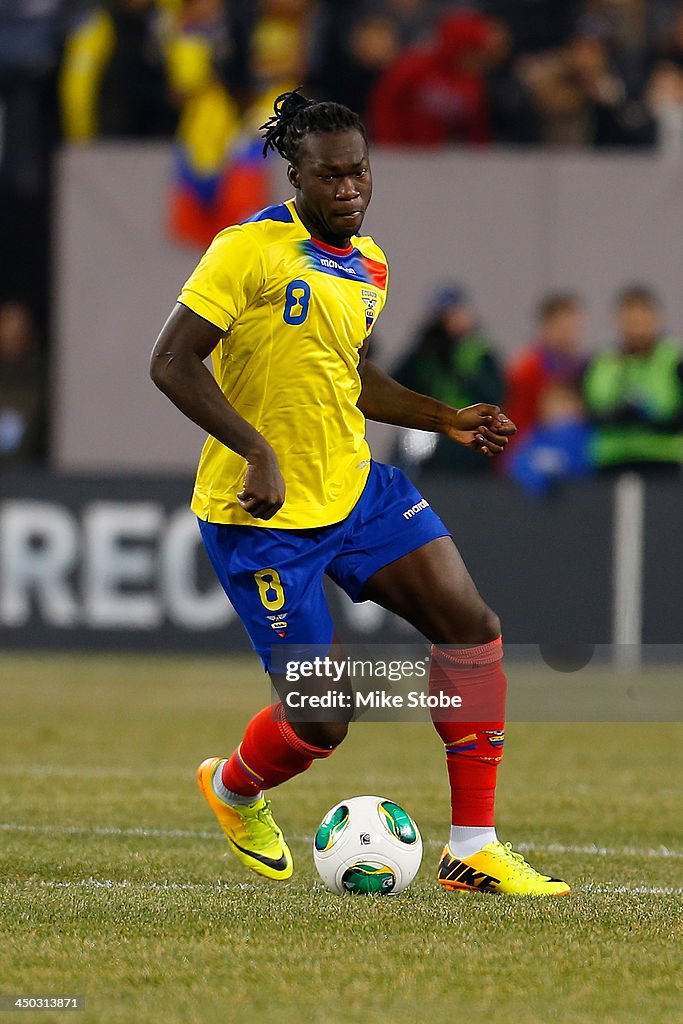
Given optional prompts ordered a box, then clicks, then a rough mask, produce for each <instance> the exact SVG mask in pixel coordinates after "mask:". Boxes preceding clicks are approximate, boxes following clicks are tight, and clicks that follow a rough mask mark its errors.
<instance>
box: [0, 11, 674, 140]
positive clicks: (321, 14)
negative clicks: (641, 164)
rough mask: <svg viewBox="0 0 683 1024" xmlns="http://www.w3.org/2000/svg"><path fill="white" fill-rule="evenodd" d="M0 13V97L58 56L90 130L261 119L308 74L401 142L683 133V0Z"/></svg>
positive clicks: (79, 118) (117, 131) (75, 107)
mask: <svg viewBox="0 0 683 1024" xmlns="http://www.w3.org/2000/svg"><path fill="white" fill-rule="evenodd" d="M0 29H1V30H2V31H0V40H2V41H0V96H1V97H2V98H4V99H6V98H7V94H8V93H9V92H15V93H16V92H17V90H18V89H19V85H20V79H23V80H24V82H32V83H33V84H35V83H36V81H38V80H39V79H40V78H41V76H45V75H46V74H49V73H50V72H52V73H53V74H54V76H55V78H56V80H57V82H58V95H59V117H58V131H59V132H61V133H62V134H63V135H64V136H65V137H66V138H68V139H72V140H77V141H86V140H88V139H92V138H95V137H99V136H123V137H131V136H132V137H141V136H142V137H164V136H169V135H172V134H173V132H174V131H175V130H176V129H177V127H178V122H179V120H180V119H182V118H183V117H187V116H191V115H192V113H193V112H192V111H191V110H190V108H192V107H197V106H198V105H199V106H201V108H202V113H203V116H204V122H203V123H204V125H205V127H207V130H209V131H210V132H214V133H215V132H216V131H217V130H218V129H217V128H216V127H215V125H214V124H212V123H210V122H211V119H212V118H214V119H215V118H218V120H219V122H220V120H221V118H222V120H223V130H229V128H232V127H233V126H234V124H239V125H241V126H244V127H247V128H251V127H252V126H253V124H254V123H255V122H258V120H259V118H261V117H262V114H263V110H264V108H265V109H266V110H267V109H268V107H269V105H270V102H271V99H272V97H273V95H275V94H277V93H278V92H281V91H283V90H284V89H287V88H290V87H292V86H293V85H297V84H299V83H304V84H305V86H306V89H307V90H308V91H309V92H310V93H311V94H312V95H314V96H315V97H316V98H319V99H334V100H338V101H340V102H343V103H346V104H348V105H349V106H351V107H352V108H353V109H355V110H357V111H358V112H359V113H361V114H362V115H363V116H364V117H365V118H366V119H367V122H368V125H369V128H370V131H371V134H372V136H373V137H374V139H375V140H377V141H379V142H383V143H387V144H391V145H408V146H439V145H445V144H447V143H454V142H456V143H463V144H470V145H486V144H489V143H504V144H510V145H529V144H547V145H574V146H585V147H609V146H628V147H647V146H652V145H654V144H656V143H657V142H659V143H661V144H662V145H665V146H671V147H676V148H683V4H682V3H681V2H680V0H470V2H468V3H466V4H463V3H457V2H456V3H454V2H450V3H449V2H445V0H334V2H332V0H99V2H98V0H5V3H3V4H2V6H1V8H0ZM207 94H210V96H211V99H210V100H208V99H207V98H206V97H207ZM13 98H14V99H15V100H16V99H17V97H16V95H15V96H14V97H13ZM40 99H41V98H40V97H36V96H34V97H33V98H32V99H27V97H26V96H25V97H24V99H23V101H21V102H20V107H21V106H22V103H23V108H22V109H23V113H24V115H26V114H30V111H29V110H28V109H27V106H30V104H31V102H32V103H33V104H34V105H35V104H36V103H39V102H40ZM27 130H28V129H27Z"/></svg>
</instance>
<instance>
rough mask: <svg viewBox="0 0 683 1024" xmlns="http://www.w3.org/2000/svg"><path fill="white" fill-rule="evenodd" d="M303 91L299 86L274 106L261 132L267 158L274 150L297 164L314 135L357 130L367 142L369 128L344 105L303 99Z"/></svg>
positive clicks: (281, 97) (283, 95)
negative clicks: (304, 144) (304, 143)
mask: <svg viewBox="0 0 683 1024" xmlns="http://www.w3.org/2000/svg"><path fill="white" fill-rule="evenodd" d="M302 88H303V87H302V86H298V88H296V89H293V90H292V91H291V92H283V93H282V94H281V95H280V96H278V98H277V99H276V100H275V103H274V105H273V115H272V117H269V118H268V120H267V121H266V123H265V124H262V125H261V127H260V129H259V131H260V132H261V134H262V137H263V139H264V143H263V156H264V157H266V156H268V151H269V150H272V151H273V152H274V153H279V154H280V156H282V157H284V158H285V160H288V161H289V162H290V163H291V164H293V163H296V156H297V152H298V149H299V146H300V145H301V142H302V140H303V139H304V138H305V137H306V135H309V134H310V133H312V132H317V133H320V134H322V133H326V132H344V131H349V130H352V129H355V130H356V131H359V132H360V133H361V135H362V136H363V138H364V139H365V141H366V142H367V140H368V137H367V133H366V131H365V125H364V124H363V122H362V121H361V119H360V117H359V116H358V114H355V113H354V112H353V110H350V109H349V108H348V107H345V106H343V104H341V103H331V102H325V103H318V102H317V101H316V100H309V99H307V98H306V97H305V96H302V95H301V89H302Z"/></svg>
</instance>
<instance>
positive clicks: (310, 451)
mask: <svg viewBox="0 0 683 1024" xmlns="http://www.w3.org/2000/svg"><path fill="white" fill-rule="evenodd" d="M387 277H388V268H387V262H386V258H385V256H384V253H383V252H382V250H381V249H380V248H379V247H378V246H377V245H376V244H375V242H374V241H373V240H372V239H371V238H370V237H368V236H356V237H354V238H353V239H352V240H351V243H350V245H349V246H348V248H346V249H338V248H334V247H332V246H329V245H325V244H324V243H322V242H320V241H318V240H317V239H315V238H312V237H311V234H310V232H308V231H307V230H306V228H305V227H304V225H303V223H302V222H301V220H300V219H299V216H298V214H297V211H296V207H295V204H294V200H293V199H290V200H289V201H288V202H286V203H283V204H281V205H279V206H271V207H268V208H267V209H265V210H262V211H261V212H260V213H257V214H255V215H254V216H253V217H252V218H251V219H250V220H248V221H246V222H245V223H243V224H239V225H235V226H233V227H229V228H226V229H225V230H224V231H221V232H220V234H218V235H217V236H216V238H215V239H214V240H213V242H212V243H211V245H210V246H209V248H208V249H207V251H206V252H205V254H204V256H203V257H202V259H201V261H200V263H199V264H198V266H197V268H196V270H195V271H194V273H193V274H192V276H191V277H190V278H189V280H188V281H187V282H186V284H185V285H184V287H183V290H182V292H181V293H180V296H179V297H178V301H179V302H181V303H182V304H183V305H184V306H187V307H188V309H191V310H192V311H193V312H195V313H197V314H198V315H199V316H201V317H204V319H205V320H208V321H209V322H210V323H212V324H215V325H216V327H218V328H220V330H221V331H223V332H224V333H223V335H222V337H221V339H220V341H219V343H218V345H217V346H216V348H215V349H214V351H213V354H212V360H213V370H214V375H215V377H216V380H217V382H218V384H219V386H220V388H221V390H222V391H223V394H224V395H225V397H226V399H227V400H228V402H229V403H230V404H231V405H232V406H233V408H234V409H235V410H236V411H237V412H238V413H239V414H240V415H241V416H242V417H243V418H244V419H245V420H247V421H248V422H249V423H250V424H251V425H252V426H253V427H255V428H256V430H258V431H259V433H260V434H262V435H263V437H265V439H266V440H267V441H268V443H269V444H270V445H271V447H272V448H273V450H274V452H275V454H276V456H277V459H278V462H279V465H280V469H281V471H282V475H283V477H284V480H285V485H286V488H287V491H286V497H285V502H284V505H283V506H282V508H281V509H280V510H279V511H278V512H277V513H276V514H275V515H274V516H273V518H272V519H269V520H267V521H264V520H258V519H254V518H253V517H252V516H250V515H249V513H248V512H245V511H244V509H243V508H242V507H241V506H240V504H239V502H238V501H237V494H238V493H239V491H241V490H242V487H243V485H244V476H245V472H246V462H245V460H244V459H243V458H242V457H241V456H240V455H237V454H236V453H235V452H233V451H231V450H230V449H229V448H226V447H225V445H223V444H221V443H220V441H217V440H216V438H214V437H209V438H208V439H207V441H206V444H205V445H204V449H203V451H202V455H201V459H200V462H199V469H198V471H197V479H196V481H195V488H194V495H193V498H192V510H193V512H194V513H195V514H196V515H197V516H198V517H199V518H200V519H204V520H207V521H208V522H211V523H232V524H236V525H242V526H263V527H267V528H270V529H299V530H300V529H310V528H313V527H319V526H329V525H331V524H332V523H338V522H340V521H341V520H342V519H345V518H346V516H347V515H348V514H349V513H350V511H351V509H352V508H353V507H354V505H355V504H356V502H357V501H358V498H359V497H360V495H361V492H362V490H363V487H364V486H365V482H366V480H367V476H368V472H369V466H370V450H369V448H368V445H367V442H366V440H365V418H364V416H363V414H362V412H361V411H360V409H359V408H358V398H359V396H360V392H361V380H360V375H359V373H358V359H359V351H360V349H361V347H362V345H363V342H364V340H365V338H366V337H367V336H368V334H369V333H370V331H371V330H372V328H373V326H374V324H375V322H376V320H377V317H378V315H379V313H380V311H381V309H382V307H383V306H384V302H385V300H386V290H387Z"/></svg>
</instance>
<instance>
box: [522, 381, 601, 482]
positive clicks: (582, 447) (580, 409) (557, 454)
mask: <svg viewBox="0 0 683 1024" xmlns="http://www.w3.org/2000/svg"><path fill="white" fill-rule="evenodd" d="M592 441H593V428H592V427H591V426H590V425H589V424H588V422H587V421H586V414H585V410H584V406H583V402H582V400H581V395H580V393H579V391H578V389H577V388H575V387H573V386H572V385H570V384H550V385H548V387H547V388H546V389H545V390H544V391H543V393H542V395H541V399H540V402H539V410H538V422H537V423H536V425H535V426H534V427H532V428H531V430H529V431H527V433H526V435H525V436H524V437H522V438H519V439H517V438H516V439H515V443H514V444H512V445H511V446H510V453H509V456H508V459H507V461H506V463H505V470H506V472H507V473H508V474H509V476H511V477H512V478H513V480H516V481H517V483H519V484H521V485H522V487H523V488H524V489H525V490H526V491H528V492H529V493H530V494H538V495H542V494H547V493H548V492H549V491H550V490H551V489H552V488H553V487H554V486H555V485H556V484H558V483H560V482H562V481H564V480H574V479H578V478H579V477H585V476H589V475H590V474H591V473H593V472H594V470H595V467H594V465H593V460H592V450H591V449H592Z"/></svg>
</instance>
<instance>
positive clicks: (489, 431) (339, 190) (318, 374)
mask: <svg viewBox="0 0 683 1024" xmlns="http://www.w3.org/2000/svg"><path fill="white" fill-rule="evenodd" d="M263 132H264V138H265V145H264V154H265V153H267V151H268V150H269V149H273V150H276V151H277V152H278V153H279V154H280V155H281V156H282V157H284V158H285V160H287V162H288V169H287V174H288V178H289V182H290V184H291V186H292V188H293V190H294V194H295V195H294V198H293V199H290V200H289V201H288V202H286V203H283V204H281V205H279V206H272V207H269V208H267V209H265V210H262V211H261V212H260V213H257V214H255V215H254V216H253V217H252V218H251V219H250V220H249V221H247V222H245V223H244V224H240V225H237V226H233V227H229V228H227V229H226V230H224V231H222V232H221V233H220V234H219V235H218V236H217V237H216V238H215V239H214V241H213V242H212V244H211V245H210V247H209V249H208V250H207V251H206V253H205V254H204V256H203V257H202V259H201V261H200V263H199V265H198V266H197V268H196V269H195V271H194V273H193V274H192V275H191V277H190V278H189V280H188V281H187V283H186V284H185V286H184V287H183V289H182V292H181V294H180V296H179V299H178V303H177V305H176V306H175V308H174V310H173V312H172V313H171V315H170V317H169V319H168V320H167V322H166V324H165V325H164V327H163V329H162V331H161V334H160V335H159V338H158V340H157V342H156V345H155V347H154V350H153V353H152V365H151V375H152V379H153V380H154V382H155V384H156V385H157V386H158V387H159V388H160V389H161V390H162V391H163V392H164V393H165V394H166V395H167V396H168V397H169V398H170V399H171V401H172V402H174V403H175V405H176V406H177V407H178V408H179V409H180V410H181V411H182V412H183V413H184V414H185V415H186V416H188V417H189V418H190V419H191V420H193V421H194V422H195V423H197V424H198V425H199V426H200V427H202V428H203V429H204V430H205V431H206V432H207V433H208V434H209V437H208V440H207V442H206V444H205V446H204V450H203V452H202V455H201V460H200V463H199V469H198V473H197V479H196V484H195V489H194V495H193V499H192V509H193V511H194V512H195V514H196V515H197V517H198V519H199V527H200V530H201V533H202V537H203V540H204V544H205V546H206V550H207V552H208V555H209V558H210V559H211V562H212V564H213V566H214V568H215V570H216V573H217V575H218V577H219V579H220V581H221V583H222V585H223V587H224V589H225V591H226V593H227V595H228V597H229V599H230V601H231V602H232V604H233V605H234V607H235V608H236V610H237V612H238V614H239V615H240V618H241V619H242V622H243V623H244V625H245V627H246V629H247V631H248V632H249V635H250V637H251V640H252V643H253V646H254V648H255V649H256V650H257V651H258V653H259V654H260V656H261V658H262V660H263V663H264V665H265V667H266V669H267V670H269V671H271V675H272V677H273V682H274V685H275V687H276V688H277V687H278V686H279V683H280V682H281V680H279V679H278V675H277V672H275V671H273V665H274V660H275V659H276V658H277V653H278V649H279V647H280V649H281V647H282V645H288V646H289V648H290V649H305V648H306V645H316V648H318V645H319V647H320V648H322V649H323V650H328V649H329V648H330V646H331V644H332V643H333V639H334V629H333V624H332V619H331V616H330V612H329V610H328V607H327V604H326V601H325V597H324V593H323V586H322V578H323V575H324V574H327V575H328V576H330V577H331V578H332V579H333V580H334V581H335V583H337V584H338V585H339V586H340V587H342V589H343V590H345V591H346V593H347V594H348V595H349V596H350V597H351V598H352V600H354V601H359V600H361V601H364V600H368V599H371V600H373V601H375V602H377V603H378V604H380V605H382V606H383V607H384V608H387V609H389V610H390V611H392V612H394V613H396V614H397V615H400V616H402V617H403V618H404V619H406V620H407V621H408V622H410V623H411V624H412V625H413V626H414V627H416V628H417V629H418V630H419V631H420V632H421V633H422V634H423V635H424V636H425V637H426V638H427V639H428V640H429V641H430V642H431V643H432V644H433V645H435V646H434V647H433V648H432V661H431V669H430V681H429V682H430V690H433V691H434V692H438V691H444V690H454V691H456V692H458V693H460V694H463V704H464V706H466V707H468V708H476V709H480V710H479V711H478V712H477V713H476V714H474V717H473V718H472V719H471V720H470V721H469V722H461V721H453V720H440V719H439V718H438V716H437V715H436V714H435V715H434V719H435V720H434V725H435V728H436V730H437V732H438V734H439V736H440V737H441V739H442V741H443V743H444V745H445V752H446V761H447V768H448V775H449V781H450V786H451V809H452V817H451V821H452V826H451V832H450V837H449V841H448V843H447V845H446V847H445V849H444V851H443V855H442V858H441V861H440V864H439V867H438V880H439V882H440V883H441V884H442V885H443V886H445V887H446V888H447V889H453V890H455V889H471V890H477V891H490V892H497V893H510V894H518V895H535V896H544V895H563V894H565V893H567V892H568V891H569V887H568V886H567V885H566V883H565V882H562V881H560V880H558V879H554V878H550V877H549V876H547V875H543V874H540V873H539V872H537V871H536V870H534V868H532V867H531V866H530V865H529V864H527V862H526V861H525V860H524V858H523V857H522V856H521V855H520V854H518V853H515V852H514V851H513V850H512V848H511V846H510V844H509V843H507V844H503V843H501V842H500V841H499V840H498V837H497V835H496V830H495V826H494V818H493V810H494V792H495V784H496V772H497V768H498V764H499V762H500V759H501V755H502V744H503V738H504V722H503V700H504V690H505V676H504V674H503V671H502V665H501V659H502V653H503V651H502V641H501V635H500V623H499V620H498V618H497V616H496V615H495V614H494V613H493V612H492V611H491V609H490V608H488V607H487V606H486V604H485V603H484V601H483V600H482V598H481V597H480V596H479V594H478V592H477V590H476V588H475V586H474V584H473V582H472V580H471V578H470V576H469V575H468V573H467V570H466V568H465V566H464V564H463V562H462V559H461V557H460V555H459V553H458V551H457V549H456V547H455V544H454V543H453V540H452V539H451V537H450V535H449V532H448V530H447V529H446V527H445V526H444V524H443V523H442V522H441V520H440V519H439V518H438V516H437V515H436V514H435V512H434V511H433V510H432V509H431V508H430V507H429V504H428V503H427V502H426V501H425V500H424V499H423V498H422V496H421V495H420V494H419V493H418V491H416V489H415V488H414V487H413V486H412V484H411V483H410V482H409V481H408V480H407V479H406V478H405V477H404V476H403V474H402V473H400V472H399V471H398V470H397V469H395V468H394V467H392V466H385V465H381V464H379V463H377V462H374V461H373V460H372V459H371V457H370V451H369V449H368V445H367V443H366V440H365V419H366V418H367V419H373V420H377V421H379V422H382V423H393V424H398V425H401V426H404V427H412V428H416V429H424V430H432V431H439V432H440V433H442V434H444V435H445V436H446V437H448V438H450V439H451V440H452V441H453V442H455V443H456V444H461V445H465V446H466V447H470V448H474V449H475V450H478V451H479V452H481V454H482V456H493V455H497V454H499V453H500V452H502V451H503V450H504V448H505V446H506V445H507V443H508V438H509V437H510V436H511V435H512V434H513V433H514V431H515V427H514V425H513V424H512V423H511V421H510V420H508V419H507V418H506V417H505V416H504V415H503V414H502V413H501V412H500V410H499V409H498V408H497V407H496V406H491V405H485V404H478V405H473V406H470V407H468V408H465V409H455V408H452V407H450V406H448V405H445V404H443V403H441V402H438V401H436V400H435V399H432V398H428V397H425V396H423V395H419V394H417V393H415V392H413V391H409V390H407V389H405V388H403V387H401V386H400V385H399V384H397V383H396V382H395V381H393V380H392V379H391V378H390V377H388V376H386V374H384V373H383V372H382V371H381V370H379V369H378V368H377V367H376V366H374V365H373V363H372V362H370V361H369V360H367V359H366V351H367V344H368V337H369V335H370V332H371V331H372V328H373V327H374V324H375V323H376V321H377V317H378V316H379V313H380V311H381V309H382V307H383V305H384V302H385V298H386V290H387V274H388V269H387V262H386V259H385V256H384V253H383V252H382V250H381V249H380V248H379V247H378V246H377V245H376V244H375V242H374V241H373V240H372V238H370V237H368V236H367V235H361V234H359V232H360V229H361V225H362V223H363V217H364V214H365V211H366V209H367V206H368V203H369V202H370V197H371V193H372V179H371V172H370V162H369V158H368V144H367V136H366V132H365V128H364V126H363V124H362V123H361V121H360V120H359V118H358V117H357V115H356V114H354V113H353V112H352V111H351V110H349V109H348V108H347V107H344V106H341V105H339V104H336V103H317V102H314V101H312V100H308V99H306V98H304V97H303V96H302V95H300V93H299V91H298V90H295V91H294V92H289V93H285V94H283V95H282V96H280V97H278V99H277V101H276V103H275V108H274V115H273V116H272V117H271V118H270V120H269V121H268V122H267V123H266V124H265V125H264V126H263ZM209 355H211V356H212V360H213V368H214V374H215V376H212V374H211V373H210V372H209V370H208V369H207V368H206V367H205V366H204V360H205V359H206V358H207V357H208V356H209ZM407 509H410V510H413V509H414V510H415V514H413V515H411V516H408V517H406V516H404V514H403V513H404V512H405V511H406V510H407ZM436 645H439V646H438V647H437V646H436ZM444 645H446V646H444ZM453 646H455V648H456V649H452V648H453ZM481 709H485V710H481ZM290 717H291V716H290ZM331 717H332V716H329V715H328V718H331ZM347 728H348V725H347V722H346V721H343V720H341V721H340V720H336V721H329V720H328V721H306V722H298V721H289V720H288V718H287V714H286V713H285V707H284V705H283V703H282V701H280V702H279V703H277V704H275V705H274V706H273V707H271V706H268V707H266V708H264V709H263V710H262V711H260V712H259V713H258V714H257V715H255V716H254V718H253V719H252V720H251V721H250V722H249V724H248V725H247V727H246V730H245V732H244V736H243V739H242V742H241V743H240V745H239V746H238V748H237V749H236V750H235V751H234V752H233V753H232V755H231V756H230V757H228V758H220V757H211V758H208V759H207V760H206V761H204V762H203V763H202V764H201V765H200V767H199V769H198V781H199V786H200V789H201V790H202V792H203V794H204V796H205V797H206V799H207V801H208V803H209V805H210V807H211V808H212V810H213V811H214V813H215V814H216V817H217V818H218V821H219V824H220V825H221V828H222V829H223V832H224V834H225V836H226V838H227V840H228V844H229V846H230V849H231V850H232V851H233V853H234V854H235V855H236V856H237V858H238V859H239V860H240V861H241V862H242V863H243V864H245V865H247V866H248V867H250V868H252V869H253V870H254V871H256V872H258V873H259V874H261V875H265V876H267V877H269V878H275V879H285V878H289V877H290V875H291V874H292V869H293V862H292V856H291V853H290V851H289V849H288V847H287V844H286V842H285V840H284V838H283V836H282V833H281V831H280V829H279V828H278V826H277V825H276V823H275V821H274V819H273V816H272V813H271V810H270V803H269V801H268V800H266V798H265V795H264V791H265V790H268V789H272V788H273V787H275V786H278V785H280V784H281V783H283V782H285V781H287V780H288V779H291V778H293V777H294V776H295V775H298V774H300V773H301V772H303V771H305V770H306V769H307V768H309V767H310V765H311V764H312V762H313V761H314V760H318V759H321V758H326V757H329V756H330V755H331V754H332V753H333V751H334V750H335V748H336V747H337V746H338V745H339V744H340V743H341V742H342V740H343V739H344V737H345V735H346V732H347Z"/></svg>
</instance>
